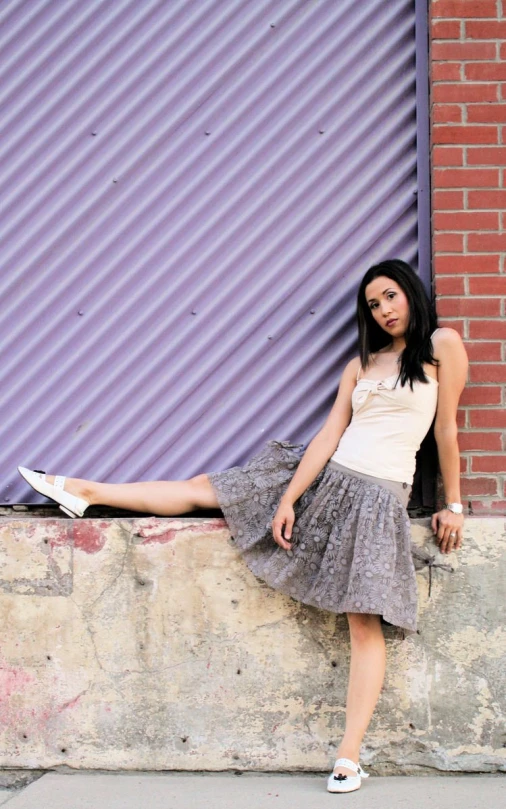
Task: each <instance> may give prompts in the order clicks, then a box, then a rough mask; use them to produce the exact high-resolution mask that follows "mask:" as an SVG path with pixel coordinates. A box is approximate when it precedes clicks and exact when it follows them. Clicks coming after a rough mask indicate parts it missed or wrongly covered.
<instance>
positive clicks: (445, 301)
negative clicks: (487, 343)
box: [437, 297, 502, 339]
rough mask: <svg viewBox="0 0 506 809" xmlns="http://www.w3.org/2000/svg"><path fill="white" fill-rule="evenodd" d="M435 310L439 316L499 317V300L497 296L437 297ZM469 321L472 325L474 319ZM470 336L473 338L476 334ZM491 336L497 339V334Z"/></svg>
mask: <svg viewBox="0 0 506 809" xmlns="http://www.w3.org/2000/svg"><path fill="white" fill-rule="evenodd" d="M437 312H438V314H439V315H440V317H480V318H481V317H500V316H501V301H500V299H499V298H474V297H466V298H439V299H438V301H437ZM469 322H470V324H471V323H473V325H474V321H472V320H471V321H469ZM472 337H473V339H475V338H476V335H475V334H473V335H472ZM492 337H494V338H496V339H499V338H498V337H497V335H492ZM500 339H502V338H500Z"/></svg>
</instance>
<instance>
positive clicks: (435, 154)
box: [432, 146, 464, 166]
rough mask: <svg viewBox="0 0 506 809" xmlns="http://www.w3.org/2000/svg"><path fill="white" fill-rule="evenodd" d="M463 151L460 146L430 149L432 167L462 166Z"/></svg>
mask: <svg viewBox="0 0 506 809" xmlns="http://www.w3.org/2000/svg"><path fill="white" fill-rule="evenodd" d="M463 164H464V150H463V149H462V147H460V146H434V148H433V149H432V165H433V166H462V165H463Z"/></svg>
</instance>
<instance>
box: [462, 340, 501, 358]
mask: <svg viewBox="0 0 506 809" xmlns="http://www.w3.org/2000/svg"><path fill="white" fill-rule="evenodd" d="M465 345H466V351H467V356H468V357H469V361H470V362H501V359H502V343H500V342H499V343H491V342H485V341H484V342H478V343H469V342H467V341H466V344H465Z"/></svg>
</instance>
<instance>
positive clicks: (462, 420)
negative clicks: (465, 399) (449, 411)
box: [457, 408, 466, 430]
mask: <svg viewBox="0 0 506 809" xmlns="http://www.w3.org/2000/svg"><path fill="white" fill-rule="evenodd" d="M465 426H466V411H465V410H462V408H459V409H458V410H457V427H458V428H459V430H463V429H464V427H465Z"/></svg>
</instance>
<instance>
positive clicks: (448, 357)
mask: <svg viewBox="0 0 506 809" xmlns="http://www.w3.org/2000/svg"><path fill="white" fill-rule="evenodd" d="M433 346H434V356H435V357H436V359H438V360H439V368H438V380H439V387H438V403H437V411H436V420H435V423H434V436H435V439H436V443H437V451H438V457H439V466H440V469H441V475H442V478H443V486H444V492H445V498H446V499H445V502H446V503H447V504H448V503H460V502H461V500H460V454H459V445H458V440H457V433H458V428H457V408H458V404H459V399H460V395H461V393H462V391H463V390H464V385H465V384H466V379H467V369H468V365H469V360H468V358H467V354H466V350H465V348H464V344H463V342H462V339H461V337H460V335H459V333H458V332H456V331H455V329H449V328H442V329H439V331H438V332H437V334H435V335H434V339H433ZM463 524H464V516H463V514H454V513H453V512H452V511H450V510H449V509H446V508H443V509H441V511H438V512H437V513H436V514H433V515H432V530H433V531H434V533H435V534H436V537H437V542H439V545H440V550H441V552H442V553H450V551H452V550H456V549H457V548H460V546H461V544H462V528H463Z"/></svg>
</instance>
